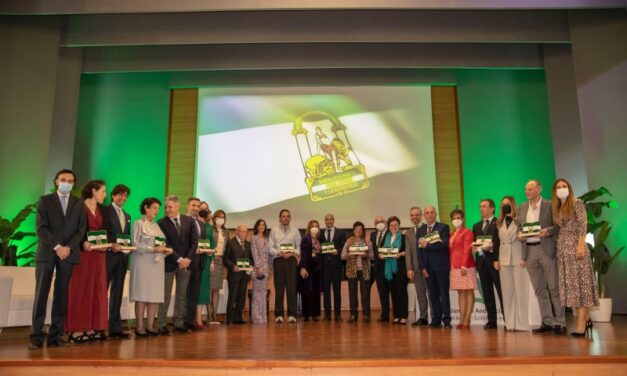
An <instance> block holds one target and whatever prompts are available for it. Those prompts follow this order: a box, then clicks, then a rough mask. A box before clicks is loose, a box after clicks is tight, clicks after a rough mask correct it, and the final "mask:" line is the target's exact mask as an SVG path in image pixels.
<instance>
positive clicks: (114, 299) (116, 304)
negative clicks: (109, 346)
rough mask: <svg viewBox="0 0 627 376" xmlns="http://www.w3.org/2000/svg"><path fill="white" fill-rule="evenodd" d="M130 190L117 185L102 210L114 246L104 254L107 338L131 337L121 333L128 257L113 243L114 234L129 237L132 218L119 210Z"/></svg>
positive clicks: (105, 226)
mask: <svg viewBox="0 0 627 376" xmlns="http://www.w3.org/2000/svg"><path fill="white" fill-rule="evenodd" d="M130 194H131V190H130V188H129V187H127V186H125V185H122V184H118V185H116V186H115V187H113V190H112V191H111V205H109V206H107V207H106V208H105V210H106V212H107V214H108V215H106V216H103V218H104V219H105V223H104V229H105V230H107V237H108V238H109V243H112V244H113V246H112V247H111V249H110V250H109V251H108V252H107V283H108V284H109V337H110V338H118V339H129V338H130V337H131V336H130V335H129V334H128V333H124V332H123V331H122V316H121V315H120V307H121V306H122V294H123V292H124V279H125V277H126V269H127V268H128V255H126V254H124V253H122V252H121V249H120V246H119V245H117V244H116V238H117V235H130V234H131V216H130V215H129V214H128V213H127V212H125V211H124V209H122V207H123V206H124V204H125V203H126V200H127V199H128V195H130Z"/></svg>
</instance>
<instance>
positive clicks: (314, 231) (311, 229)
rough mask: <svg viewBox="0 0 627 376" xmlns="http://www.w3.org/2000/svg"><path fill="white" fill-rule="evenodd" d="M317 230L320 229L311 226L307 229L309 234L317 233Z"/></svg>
mask: <svg viewBox="0 0 627 376" xmlns="http://www.w3.org/2000/svg"><path fill="white" fill-rule="evenodd" d="M318 231H320V229H319V228H318V227H312V228H310V229H309V232H310V233H311V235H313V236H316V235H318Z"/></svg>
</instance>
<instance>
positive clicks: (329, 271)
mask: <svg viewBox="0 0 627 376" xmlns="http://www.w3.org/2000/svg"><path fill="white" fill-rule="evenodd" d="M330 257H335V256H331V255H322V294H323V295H324V315H325V316H326V317H330V316H331V288H333V311H334V312H335V315H336V316H340V315H341V313H342V293H341V291H342V263H341V262H335V260H331V259H325V258H330Z"/></svg>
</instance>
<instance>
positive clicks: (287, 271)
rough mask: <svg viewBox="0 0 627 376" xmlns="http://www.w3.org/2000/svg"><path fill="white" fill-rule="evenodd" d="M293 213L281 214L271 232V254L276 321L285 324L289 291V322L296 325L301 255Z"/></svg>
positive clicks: (285, 211)
mask: <svg viewBox="0 0 627 376" xmlns="http://www.w3.org/2000/svg"><path fill="white" fill-rule="evenodd" d="M291 219H292V216H291V213H290V211H289V210H287V209H282V210H281V211H280V212H279V223H280V224H279V226H278V227H277V228H273V229H272V231H270V240H269V242H270V253H272V256H273V257H274V261H273V267H274V297H275V299H274V317H275V319H274V321H275V322H276V323H277V324H280V323H282V322H283V306H284V305H283V297H284V296H285V292H286V291H287V315H288V317H287V321H288V322H289V323H291V324H293V323H296V310H297V307H296V304H297V303H296V281H297V267H298V265H297V261H296V258H297V257H298V256H299V255H300V232H299V231H298V229H297V228H295V227H291V226H290V221H291Z"/></svg>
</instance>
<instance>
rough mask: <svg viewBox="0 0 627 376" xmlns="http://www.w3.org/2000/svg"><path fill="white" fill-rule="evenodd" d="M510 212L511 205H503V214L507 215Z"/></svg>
mask: <svg viewBox="0 0 627 376" xmlns="http://www.w3.org/2000/svg"><path fill="white" fill-rule="evenodd" d="M511 212H512V206H511V205H510V204H505V205H503V214H505V215H508V214H510V213H511Z"/></svg>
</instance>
